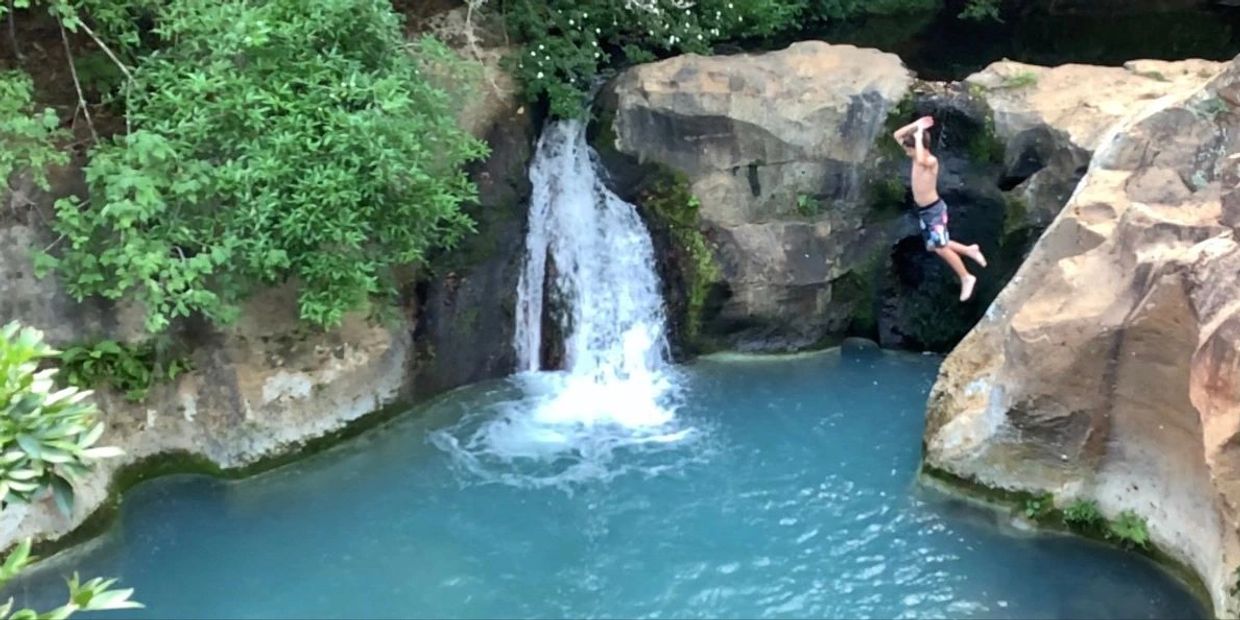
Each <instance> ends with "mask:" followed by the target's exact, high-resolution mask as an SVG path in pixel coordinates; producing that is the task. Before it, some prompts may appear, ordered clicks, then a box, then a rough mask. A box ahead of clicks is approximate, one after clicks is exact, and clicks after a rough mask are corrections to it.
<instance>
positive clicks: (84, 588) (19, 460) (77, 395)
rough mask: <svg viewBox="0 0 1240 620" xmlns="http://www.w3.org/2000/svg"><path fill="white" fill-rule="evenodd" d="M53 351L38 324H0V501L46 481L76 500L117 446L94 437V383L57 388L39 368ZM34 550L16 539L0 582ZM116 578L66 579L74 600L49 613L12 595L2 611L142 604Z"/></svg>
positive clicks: (28, 615) (65, 500)
mask: <svg viewBox="0 0 1240 620" xmlns="http://www.w3.org/2000/svg"><path fill="white" fill-rule="evenodd" d="M55 354H56V351H54V350H53V349H52V348H51V347H49V346H47V345H46V344H45V343H44V342H43V334H42V333H41V332H39V331H38V330H36V329H33V328H29V327H26V328H22V327H21V326H19V325H18V324H17V323H10V324H8V325H6V326H5V327H4V328H3V329H0V381H2V383H0V403H3V404H0V509H3V508H7V507H9V506H11V505H12V504H24V503H28V502H30V501H31V500H33V499H35V498H36V497H37V496H38V495H40V494H42V493H46V492H47V491H48V490H49V489H50V490H51V492H52V494H53V496H54V497H55V499H56V504H57V505H58V506H59V507H60V509H61V510H62V511H64V512H66V513H67V512H68V511H69V510H70V509H71V508H72V505H73V487H72V482H73V481H75V480H76V479H78V478H79V477H80V476H81V475H82V474H84V473H86V472H87V471H88V470H89V469H90V466H91V463H92V462H93V461H94V460H95V459H100V458H108V457H112V456H117V455H119V454H120V450H119V449H117V448H113V447H106V446H97V445H95V444H96V443H97V442H98V441H99V438H100V436H101V435H102V434H103V430H104V427H103V423H102V422H99V421H98V420H97V418H98V410H97V409H96V408H95V407H94V405H92V404H90V402H89V401H87V400H86V399H87V398H88V397H89V396H90V392H89V391H82V390H79V389H77V388H74V387H69V388H65V389H56V387H55V381H54V377H55V375H56V372H57V370H56V369H55V368H47V369H43V370H40V369H39V366H40V363H41V362H43V361H46V360H49V359H51V358H52V357H53V356H54V355H55ZM31 561H33V558H32V557H31V555H30V541H29V540H26V541H23V542H21V543H19V544H18V545H17V547H16V548H15V549H14V550H13V551H12V552H11V553H10V554H9V557H8V559H7V560H6V561H5V562H4V564H3V565H2V566H0V588H3V587H4V585H5V584H7V583H8V582H9V581H10V580H12V579H13V578H14V577H15V576H17V574H18V573H19V572H20V571H21V570H22V569H23V568H25V567H26V566H27V565H28V564H29V563H30V562H31ZM115 582H116V581H115V580H104V579H91V580H90V581H87V582H85V583H82V582H81V581H80V580H79V579H78V576H77V575H76V574H75V575H74V576H73V577H72V578H71V579H69V601H68V602H67V603H65V604H64V605H62V606H60V607H58V608H56V609H54V610H52V611H49V612H45V613H38V612H35V611H34V610H30V609H19V610H13V600H12V599H9V600H8V601H7V602H6V603H3V604H0V618H12V619H14V620H22V619H34V618H49V619H52V618H68V617H69V616H70V615H71V614H73V613H74V612H76V611H85V610H106V609H129V608H134V607H141V605H140V604H138V603H136V602H134V601H131V600H129V597H130V596H131V595H132V594H133V590H131V589H112V585H113V584H114V583H115Z"/></svg>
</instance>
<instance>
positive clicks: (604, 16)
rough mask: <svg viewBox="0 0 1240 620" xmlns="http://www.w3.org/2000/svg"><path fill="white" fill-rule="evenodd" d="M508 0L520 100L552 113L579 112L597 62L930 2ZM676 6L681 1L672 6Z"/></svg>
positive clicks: (707, 48) (699, 49) (625, 60)
mask: <svg viewBox="0 0 1240 620" xmlns="http://www.w3.org/2000/svg"><path fill="white" fill-rule="evenodd" d="M683 4H685V3H683V2H680V1H679V0H587V1H582V0H510V1H509V2H506V3H504V5H503V11H504V19H505V21H506V23H507V25H508V29H509V31H510V32H512V33H514V34H515V35H516V36H517V37H518V38H519V39H520V40H522V41H524V42H525V49H524V51H523V52H521V55H520V56H519V57H518V58H516V59H515V61H514V62H513V65H514V66H513V69H514V70H515V72H516V75H517V77H518V79H519V81H520V83H521V84H522V86H523V88H524V91H525V94H526V95H527V97H529V98H531V99H534V98H538V97H543V96H545V97H547V98H548V99H549V100H550V102H551V111H552V114H554V115H555V116H560V117H578V116H580V115H581V114H583V113H584V112H585V105H584V100H585V98H586V94H587V92H588V91H589V88H590V87H591V85H592V84H593V83H594V80H595V76H597V75H598V73H599V72H600V70H601V69H602V68H603V67H607V66H611V65H621V66H622V65H626V64H632V63H639V62H648V61H651V60H654V59H656V58H660V57H666V56H672V55H675V54H683V53H699V54H706V53H710V52H711V51H712V49H713V47H714V46H715V45H716V44H718V43H720V42H724V41H731V40H740V39H748V38H756V37H764V36H768V35H772V34H776V33H779V32H781V31H786V30H792V29H798V30H799V29H804V28H806V27H807V26H809V25H812V24H814V23H822V22H825V21H828V20H835V19H843V18H847V17H852V16H856V15H860V14H863V13H897V12H902V11H910V10H917V9H924V8H928V7H931V6H935V4H936V2H935V0H698V1H697V2H694V3H690V4H689V6H688V7H685V6H683ZM677 5H682V6H677Z"/></svg>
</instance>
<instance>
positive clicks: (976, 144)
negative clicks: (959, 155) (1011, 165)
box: [965, 114, 1007, 164]
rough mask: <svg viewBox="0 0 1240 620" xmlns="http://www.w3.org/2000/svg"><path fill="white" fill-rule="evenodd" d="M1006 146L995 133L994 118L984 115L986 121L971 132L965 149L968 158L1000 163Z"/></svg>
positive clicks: (980, 161) (977, 161) (988, 162)
mask: <svg viewBox="0 0 1240 620" xmlns="http://www.w3.org/2000/svg"><path fill="white" fill-rule="evenodd" d="M1006 150H1007V147H1006V146H1004V144H1003V142H1001V141H1000V140H999V137H998V136H997V135H995V119H994V117H993V116H992V115H990V114H987V115H986V121H985V122H984V123H983V124H982V127H981V128H980V129H979V130H978V131H975V132H973V133H972V134H971V135H970V136H969V141H968V143H966V144H965V151H966V152H967V153H968V154H969V159H971V160H972V161H974V162H976V163H979V164H1001V163H1003V156H1004V153H1005V152H1006Z"/></svg>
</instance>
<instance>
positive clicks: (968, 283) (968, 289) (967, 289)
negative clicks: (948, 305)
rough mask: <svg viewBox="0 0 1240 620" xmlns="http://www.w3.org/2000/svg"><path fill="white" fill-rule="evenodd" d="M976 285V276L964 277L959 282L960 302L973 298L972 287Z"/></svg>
mask: <svg viewBox="0 0 1240 620" xmlns="http://www.w3.org/2000/svg"><path fill="white" fill-rule="evenodd" d="M975 284H977V277H976V276H965V277H964V279H963V280H961V281H960V301H969V298H970V297H972V296H973V286H974V285H975Z"/></svg>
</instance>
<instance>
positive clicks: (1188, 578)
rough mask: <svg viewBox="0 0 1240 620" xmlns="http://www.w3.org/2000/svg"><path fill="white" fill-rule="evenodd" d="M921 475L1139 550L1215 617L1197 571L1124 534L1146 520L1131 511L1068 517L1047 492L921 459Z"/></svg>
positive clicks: (1056, 526)
mask: <svg viewBox="0 0 1240 620" xmlns="http://www.w3.org/2000/svg"><path fill="white" fill-rule="evenodd" d="M919 476H920V477H921V478H922V479H923V480H927V481H930V482H933V483H937V484H936V485H935V486H937V487H939V488H942V489H944V490H946V491H956V492H960V493H963V494H965V495H966V496H968V497H972V498H974V499H977V500H980V501H982V502H984V503H987V504H990V505H993V506H998V507H1002V508H1006V509H1008V510H1009V511H1010V512H1011V513H1012V514H1013V515H1016V514H1020V515H1021V516H1023V517H1025V518H1026V520H1028V521H1030V522H1032V523H1034V524H1036V525H1037V526H1039V527H1040V528H1042V529H1045V530H1048V531H1053V532H1066V533H1071V534H1076V535H1078V536H1081V537H1084V538H1089V539H1091V540H1096V541H1100V542H1104V543H1107V544H1111V545H1116V546H1119V547H1121V548H1123V549H1126V550H1129V551H1133V552H1136V553H1139V554H1141V555H1143V556H1145V557H1147V558H1149V559H1151V560H1153V561H1154V562H1155V563H1157V564H1158V565H1160V566H1162V567H1163V568H1164V569H1166V570H1167V572H1169V573H1170V574H1171V575H1172V576H1174V577H1175V578H1176V579H1178V580H1179V581H1180V582H1182V583H1183V584H1184V585H1185V586H1186V587H1188V589H1189V590H1190V591H1191V592H1192V593H1193V595H1194V596H1196V597H1197V599H1198V600H1200V601H1201V603H1202V605H1204V606H1205V608H1206V609H1207V610H1209V611H1210V612H1211V613H1210V617H1214V616H1215V614H1214V613H1213V607H1214V604H1213V601H1212V599H1211V598H1210V593H1209V590H1208V589H1207V588H1206V585H1205V582H1203V581H1202V580H1201V577H1200V576H1199V575H1197V572H1196V571H1194V570H1193V569H1192V568H1190V567H1189V566H1187V565H1185V564H1184V563H1183V562H1180V561H1179V560H1177V559H1176V558H1174V557H1172V556H1171V555H1169V554H1168V553H1167V552H1165V551H1163V550H1162V549H1160V548H1158V546H1157V545H1155V544H1154V543H1153V542H1148V541H1145V542H1144V544H1141V543H1142V541H1141V540H1138V539H1134V538H1132V537H1131V536H1126V535H1124V534H1123V533H1124V532H1131V531H1133V530H1134V529H1140V530H1141V531H1144V527H1145V526H1144V523H1145V520H1144V519H1142V518H1140V517H1137V516H1136V515H1135V514H1134V513H1132V512H1131V511H1124V512H1122V513H1120V515H1118V516H1117V518H1116V519H1100V520H1081V519H1070V518H1066V516H1067V513H1066V512H1065V510H1064V509H1063V508H1061V507H1059V506H1058V505H1057V504H1056V502H1055V498H1054V496H1053V495H1051V494H1050V493H1047V492H1044V491H1043V492H1038V493H1034V492H1031V491H1023V490H1021V491H1018V490H1010V489H998V488H994V487H990V486H987V485H985V484H982V483H980V482H978V481H976V480H973V479H970V478H964V477H962V476H958V475H956V474H953V473H951V472H949V471H946V470H943V469H940V468H937V467H934V466H932V465H929V464H926V463H925V462H922V465H921V470H920V472H919ZM1031 508H1036V510H1034V511H1033V513H1034V514H1032V515H1031V514H1030V509H1031ZM1137 523H1139V524H1140V525H1139V526H1136V525H1135V524H1137Z"/></svg>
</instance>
